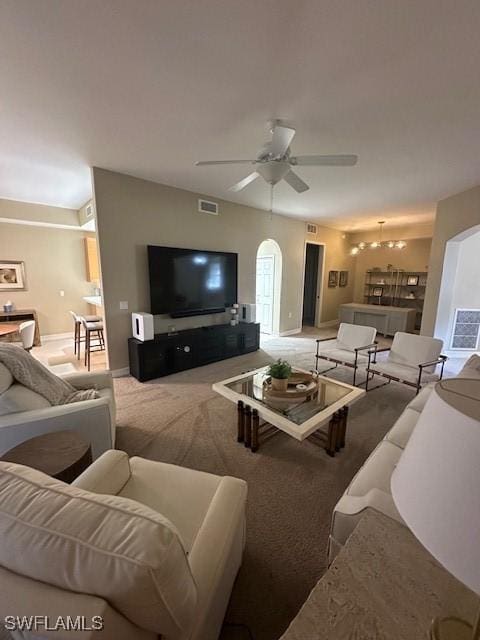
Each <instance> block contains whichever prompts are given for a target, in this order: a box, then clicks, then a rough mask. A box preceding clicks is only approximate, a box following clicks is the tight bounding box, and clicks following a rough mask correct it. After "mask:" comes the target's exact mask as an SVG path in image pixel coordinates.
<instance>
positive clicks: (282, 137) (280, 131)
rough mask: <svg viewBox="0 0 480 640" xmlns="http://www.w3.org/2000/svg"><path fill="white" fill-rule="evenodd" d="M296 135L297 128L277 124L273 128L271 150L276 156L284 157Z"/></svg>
mask: <svg viewBox="0 0 480 640" xmlns="http://www.w3.org/2000/svg"><path fill="white" fill-rule="evenodd" d="M294 135H295V129H291V128H290V127H283V126H282V125H278V124H277V125H275V127H274V128H273V134H272V141H271V143H270V145H269V151H270V153H271V154H272V156H273V157H274V158H282V157H283V156H284V155H285V153H286V152H287V149H288V147H289V146H290V143H291V142H292V140H293V136H294Z"/></svg>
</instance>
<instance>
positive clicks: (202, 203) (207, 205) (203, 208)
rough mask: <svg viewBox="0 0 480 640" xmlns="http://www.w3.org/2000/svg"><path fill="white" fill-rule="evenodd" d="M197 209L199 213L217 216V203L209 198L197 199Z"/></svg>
mask: <svg viewBox="0 0 480 640" xmlns="http://www.w3.org/2000/svg"><path fill="white" fill-rule="evenodd" d="M198 210H199V211H200V213H209V214H210V215H212V216H218V204H217V203H216V202H210V201H209V200H202V198H199V199H198Z"/></svg>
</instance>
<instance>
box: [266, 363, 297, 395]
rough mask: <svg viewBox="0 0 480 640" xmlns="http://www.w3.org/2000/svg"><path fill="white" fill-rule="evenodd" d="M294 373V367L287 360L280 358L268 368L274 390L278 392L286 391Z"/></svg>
mask: <svg viewBox="0 0 480 640" xmlns="http://www.w3.org/2000/svg"><path fill="white" fill-rule="evenodd" d="M291 373H292V367H291V366H290V365H289V364H288V362H287V361H286V360H281V359H280V358H279V359H278V360H277V361H276V362H274V363H273V364H271V365H270V366H269V368H268V371H267V375H269V376H270V377H271V379H272V389H275V390H276V391H286V390H287V387H288V378H289V377H290V374H291Z"/></svg>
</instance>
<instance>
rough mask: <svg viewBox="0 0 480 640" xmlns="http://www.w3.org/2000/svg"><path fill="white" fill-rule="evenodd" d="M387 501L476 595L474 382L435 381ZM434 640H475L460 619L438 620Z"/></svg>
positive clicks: (479, 475)
mask: <svg viewBox="0 0 480 640" xmlns="http://www.w3.org/2000/svg"><path fill="white" fill-rule="evenodd" d="M391 487H392V495H393V499H394V501H395V505H396V507H397V509H398V511H399V512H400V514H401V516H402V518H403V519H404V520H405V522H406V523H407V525H408V526H409V527H410V529H411V530H412V532H413V533H414V534H415V536H416V537H417V538H418V539H419V540H420V542H421V543H422V544H423V545H424V547H426V548H427V549H428V551H430V553H431V554H432V555H433V556H434V557H435V558H436V559H437V560H438V561H439V562H440V563H441V564H442V565H443V566H444V567H445V568H446V569H447V570H448V571H449V572H450V573H452V574H453V575H454V576H455V577H456V578H458V580H460V581H461V582H463V583H464V584H465V585H466V586H467V587H470V589H472V590H473V591H474V592H475V593H477V594H480V380H466V379H460V378H454V379H451V380H444V381H441V382H438V383H437V384H436V385H435V388H434V390H433V392H432V394H431V396H430V398H429V399H428V401H427V403H426V405H425V407H424V409H423V411H422V414H421V416H420V418H419V420H418V422H417V425H416V427H415V429H414V431H413V433H412V436H411V438H410V440H409V442H408V444H407V446H406V448H405V451H404V452H403V455H402V457H401V458H400V461H399V463H398V465H397V468H396V469H395V471H394V473H393V475H392V483H391ZM430 638H432V639H435V640H447V639H448V640H464V639H465V640H473V639H475V640H477V639H478V638H480V615H479V616H477V620H476V622H475V624H474V626H473V627H472V626H471V625H470V624H468V623H467V622H465V621H464V620H461V619H459V618H454V617H450V618H436V619H435V620H434V621H433V623H432V627H431V630H430Z"/></svg>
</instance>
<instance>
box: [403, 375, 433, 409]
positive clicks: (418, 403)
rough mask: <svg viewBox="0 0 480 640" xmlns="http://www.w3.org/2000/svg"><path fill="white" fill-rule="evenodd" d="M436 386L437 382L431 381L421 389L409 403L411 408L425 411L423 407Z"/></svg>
mask: <svg viewBox="0 0 480 640" xmlns="http://www.w3.org/2000/svg"><path fill="white" fill-rule="evenodd" d="M434 386H435V382H429V383H428V384H427V385H426V386H425V387H423V388H422V389H421V391H420V392H419V393H418V395H416V396H415V397H414V398H413V400H410V402H409V403H408V404H407V407H408V408H409V409H413V410H414V411H418V412H419V413H420V411H423V407H424V406H425V404H426V402H427V400H428V399H429V397H430V394H431V393H432V391H433V388H434Z"/></svg>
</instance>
